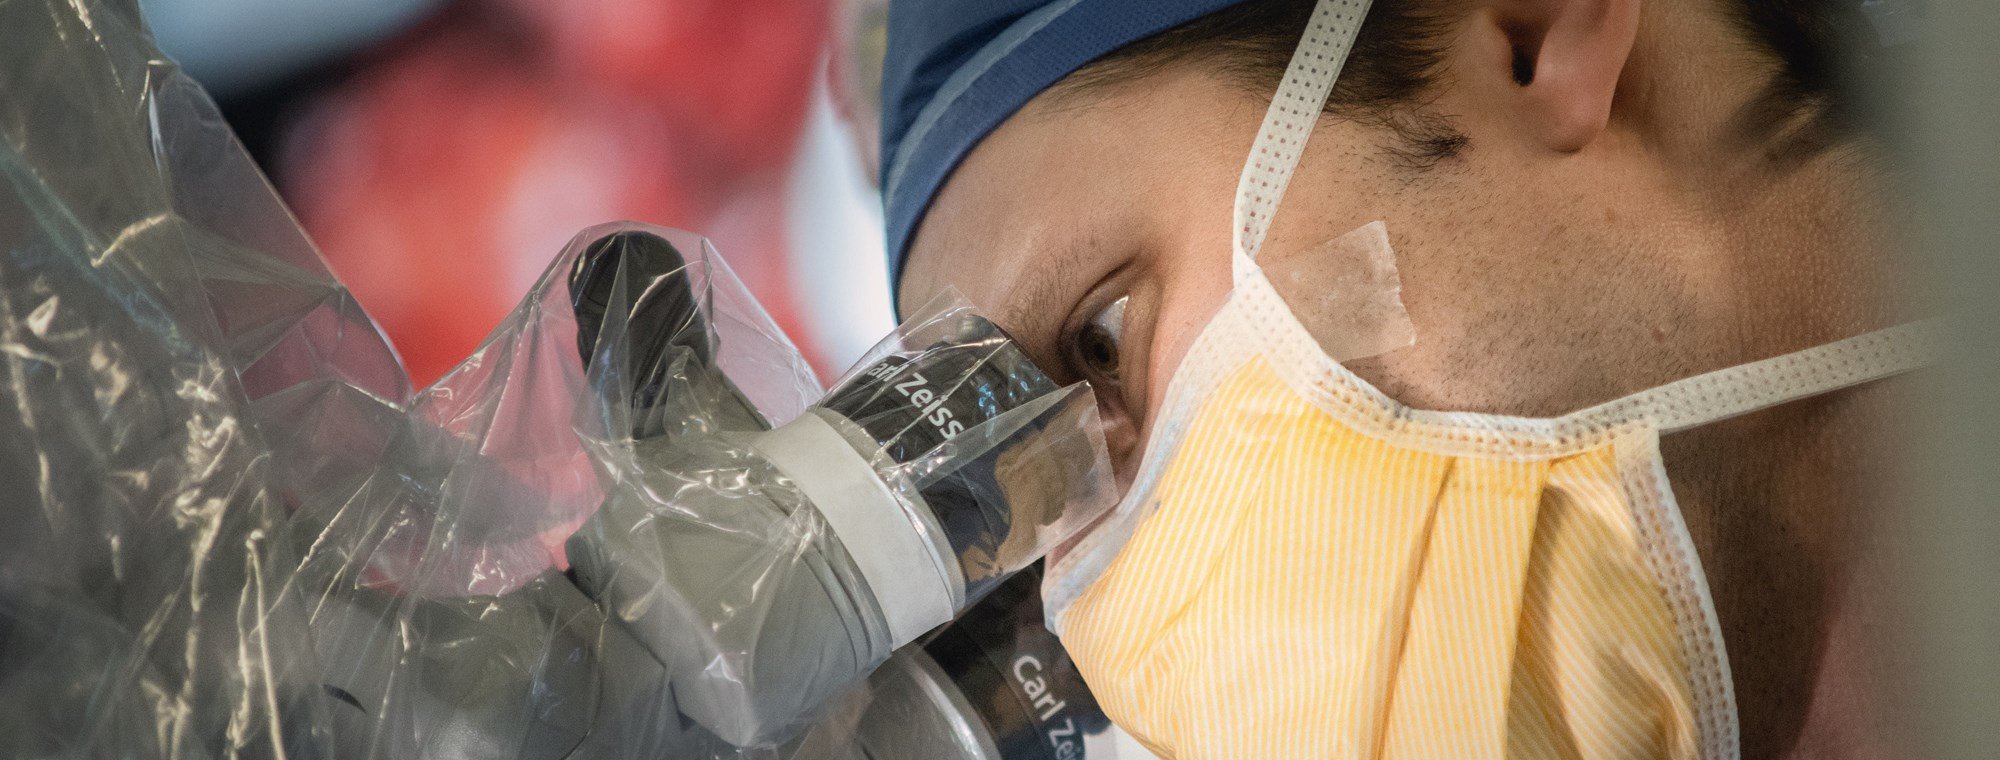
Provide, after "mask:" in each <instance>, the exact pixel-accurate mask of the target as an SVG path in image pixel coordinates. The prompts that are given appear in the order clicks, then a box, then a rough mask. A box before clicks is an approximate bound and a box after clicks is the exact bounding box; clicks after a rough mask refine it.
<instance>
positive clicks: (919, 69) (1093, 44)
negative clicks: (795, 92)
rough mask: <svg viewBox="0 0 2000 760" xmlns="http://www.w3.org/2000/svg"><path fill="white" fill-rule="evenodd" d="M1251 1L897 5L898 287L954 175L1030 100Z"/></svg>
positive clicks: (1014, 0) (885, 172) (888, 163)
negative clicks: (928, 216)
mask: <svg viewBox="0 0 2000 760" xmlns="http://www.w3.org/2000/svg"><path fill="white" fill-rule="evenodd" d="M1239 2H1242V0H1054V1H1053V2H1051V1H1050V0H891V2H890V3H889V48H888V54H887V59H886V60H884V61H883V65H882V206H883V208H884V210H885V211H886V213H887V216H888V222H889V240H888V243H889V278H890V285H891V288H892V289H893V287H894V285H895V281H896V280H897V279H899V278H900V277H901V276H902V273H903V260H904V258H905V257H907V256H908V254H909V245H910V237H911V236H912V235H913V234H914V233H915V232H916V229H917V223H918V222H920V221H922V220H923V216H924V211H925V210H926V209H928V208H930V205H931V198H932V196H935V195H936V194H937V191H938V188H939V187H940V186H942V185H943V184H944V181H945V178H946V177H949V176H951V170H952V169H954V168H956V167H957V166H958V162H959V161H960V160H961V159H964V158H965V154H966V153H968V152H970V151H971V150H972V146H974V145H977V144H978V143H979V141H980V139H982V138H984V137H986V134H987V133H989V132H992V131H993V129H994V128H995V127H998V126H1000V122H1003V121H1006V120H1007V117H1009V116H1012V115H1013V114H1014V112H1015V111H1016V110H1019V109H1020V108H1021V106H1022V105H1023V104H1025V103H1027V102H1028V100H1029V99H1031V98H1033V97H1035V95H1036V94H1037V93H1039V92H1041V91H1042V90H1045V89H1047V88H1048V87H1049V85H1052V84H1055V83H1056V81H1057V80H1060V79H1062V78H1063V77H1065V76H1068V75H1069V74H1070V72H1073V71H1076V70H1077V69H1078V68H1081V67H1082V66H1083V65H1084V64H1086V63H1089V62H1091V61H1092V60H1094V59H1096V58H1097V57H1098V56H1101V55H1104V54H1105V53H1109V52H1111V51H1113V50H1116V49H1118V48H1119V47H1122V46H1124V45H1125V44H1126V43H1129V42H1134V41H1137V40H1139V39H1142V38H1145V37H1148V36H1151V35H1153V34H1156V33H1159V32H1163V31H1166V30H1167V29H1170V28H1173V27H1175V26H1178V25H1180V24H1182V23H1185V22H1188V21H1192V20H1194V19H1196V18H1200V17H1201V16H1204V15H1207V14H1209V13H1213V12H1215V11H1217V10H1220V9H1222V8H1226V7H1228V6H1231V5H1235V4H1237V3H1239Z"/></svg>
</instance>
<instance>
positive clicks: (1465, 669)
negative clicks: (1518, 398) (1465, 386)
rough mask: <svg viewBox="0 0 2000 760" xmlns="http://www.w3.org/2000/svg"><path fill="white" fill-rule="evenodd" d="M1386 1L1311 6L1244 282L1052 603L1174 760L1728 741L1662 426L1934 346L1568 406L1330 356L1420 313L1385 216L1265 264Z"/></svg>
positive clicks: (1255, 179)
mask: <svg viewBox="0 0 2000 760" xmlns="http://www.w3.org/2000/svg"><path fill="white" fill-rule="evenodd" d="M1366 5H1367V3H1366V2H1362V1H1359V0H1321V2H1320V4H1319V7H1318V8H1317V10H1316V11H1315V14H1314V17H1313V24H1312V26H1311V28H1310V29H1309V30H1308V31H1307V33H1306V34H1305V37H1304V39H1303V40H1302V41H1301V43H1300V49H1299V52H1298V53H1297V54H1295V56H1294V59H1293V62H1292V67H1291V69H1290V70H1288V71H1287V73H1286V78H1285V80H1284V83H1283V84H1282V85H1281V87H1280V89H1279V92H1278V95H1277V97H1276V98H1275V99H1274V101H1273V105H1272V108H1271V110H1270V112H1269V113H1268V114H1267V115H1266V117H1265V123H1264V126H1263V128H1262V129H1261V130H1260V131H1259V133H1258V137H1257V142H1256V144H1255V146H1254V147H1253V149H1252V157H1253V158H1252V160H1251V161H1249V162H1248V163H1247V165H1246V166H1245V168H1244V175H1243V179H1242V181H1241V182H1240V183H1239V188H1238V192H1237V199H1236V235H1235V241H1236V244H1235V251H1234V252H1233V256H1232V258H1233V261H1234V269H1235V277H1236V280H1235V289H1234V290H1233V291H1232V293H1231V295H1230V298H1229V300H1228V301H1227V302H1226V303H1225V305H1224V306H1223V307H1222V308H1221V310H1220V311H1219V312H1217V314H1216V315H1215V316H1214V317H1213V318H1212V319H1211V321H1210V322H1209V323H1208V325H1207V326H1206V327H1205V328H1204V329H1203V331H1202V333H1201V334H1200V335H1199V336H1198V337H1197V338H1196V340H1195V341H1194V343H1193V344H1192V346H1191V348H1190V349H1189V351H1188V352H1187V354H1186V358H1184V359H1183V360H1182V363H1181V365H1180V367H1179V368H1178V369H1177V370H1176V372H1175V375H1174V377H1173V380H1172V382H1171V383H1170V385H1169V388H1168V390H1167V398H1166V401H1165V403H1164V404H1163V406H1162V409H1161V411H1160V412H1159V417H1158V419H1159V422H1158V423H1157V424H1156V425H1155V430H1154V432H1153V435H1152V438H1151V440H1149V441H1148V444H1147V455H1146V458H1145V459H1144V461H1143V462H1142V463H1141V466H1140V469H1139V473H1138V476H1137V479H1136V482H1135V484H1134V486H1133V487H1132V488H1131V490H1130V492H1129V493H1128V494H1127V496H1126V499H1125V501H1124V502H1123V503H1122V504H1120V506H1119V507H1118V509H1117V510H1116V511H1115V512H1114V513H1113V516H1112V517H1111V518H1110V519H1109V520H1108V521H1106V522H1105V523H1104V524H1102V525H1100V526H1099V527H1097V528H1095V529H1094V530H1093V531H1092V532H1091V533H1090V534H1089V535H1087V536H1086V537H1085V538H1084V539H1083V541H1082V542H1080V543H1079V545H1078V546H1077V547H1076V548H1074V549H1073V550H1071V551H1070V552H1069V553H1068V554H1067V555H1065V556H1063V557H1062V558H1061V559H1060V560H1059V561H1057V562H1056V563H1054V564H1053V565H1052V566H1051V568H1050V570H1049V572H1048V574H1047V576H1046V579H1045V583H1044V597H1045V599H1046V600H1047V604H1048V612H1049V620H1050V625H1051V627H1052V628H1054V629H1055V630H1056V631H1057V633H1058V634H1060V636H1061V637H1062V641H1063V644H1064V646H1065V647H1066V648H1067V649H1068V650H1069V652H1070V654H1071V655H1072V656H1073V657H1074V659H1075V660H1076V662H1077V665H1078V667H1079V669H1080V670H1081V671H1082V673H1083V675H1084V677H1085V680H1086V681H1088V683H1089V684H1090V687H1091V690H1092V692H1093V693H1094V694H1096V696H1097V698H1098V701H1099V703H1100V704H1101V705H1102V706H1103V707H1104V709H1105V711H1106V713H1107V714H1109V715H1110V716H1111V717H1112V719H1113V720H1114V721H1116V722H1117V723H1118V725H1119V726H1120V727H1121V728H1123V729H1124V730H1125V731H1127V732H1129V733H1130V734H1132V735H1133V736H1134V737H1136V738H1137V739H1139V740H1140V741H1141V742H1143V743H1144V744H1145V745H1146V746H1147V747H1148V748H1149V749H1151V750H1153V751H1154V752H1155V753H1157V754H1160V755H1161V756H1163V757H1175V758H1230V757H1260V758H1268V757H1310V758H1363V757H1367V758H1378V757H1379V758H1501V757H1508V758H1566V757H1567V758H1724V759H1728V758H1735V757H1737V755H1738V748H1737V723H1736V709H1735V702H1734V696H1733V693H1732V687H1731V681H1730V675H1729V662H1728V658H1727V655H1726V654H1725V652H1724V649H1723V642H1722V636H1721V631H1720V628H1719V626H1718V625H1717V622H1716V616H1715V610H1714V607H1713V604H1712V603H1711V601H1710V599H1709V596H1708V590H1707V585H1706V582H1705V581H1704V579H1703V575H1702V570H1701V565H1700V563H1699V560H1698V558H1697V557H1696V554H1695V551H1694V548H1693V545H1692V543H1691V540H1690V538H1689V536H1688V532H1687V529H1686V527H1685V526H1684V525H1683V523H1682V520H1681V515H1680V512H1679V510H1678V507H1677V506H1676V505H1675V502H1674V495H1673V491H1672V490H1671V489H1670V488H1669V487H1668V483H1667V479H1666V474H1665V469H1664V468H1663V466H1662V464H1661V459H1660V453H1659V436H1660V435H1661V434H1662V433H1667V432H1673V431H1676V430H1681V429H1685V428H1688V427H1692V426H1696V425H1700V424H1704V423H1708V422H1712V421H1715V420H1719V419H1724V418H1727V417H1731V416H1735V415H1739V414H1743V413H1747V412H1751V411H1755V410H1758V409H1762V408H1765V407H1769V406H1772V405H1775V404H1780V403H1784V402H1787V401H1791V400H1794V399H1798V398H1803V397H1806V396H1811V395H1816V394H1819V393H1825V392H1828V391H1832V390H1836V389H1840V388H1846V387H1849V386H1853V385H1856V384H1860V383H1865V382H1868V381H1871V380H1874V379H1878V378H1881V377H1886V376H1889V375H1893V374H1896V373H1900V372H1903V371H1906V370H1909V369H1912V368H1915V367H1917V366H1919V365H1920V364H1921V363H1922V362H1923V359H1924V354H1925V353H1926V352H1925V342H1924V341H1923V340H1922V339H1921V338H1922V332H1923V331H1922V328H1921V327H1920V326H1915V325H1911V326H1904V327H1898V328H1892V329H1890V330H1885V331H1882V332H1878V333H1871V334H1868V335H1863V336H1860V337H1856V338H1851V339H1848V340H1845V341H1842V342H1839V343H1835V344H1830V345H1826V346H1820V347H1818V348H1814V349H1810V350H1807V351H1803V352H1800V353H1796V354H1790V355H1787V356H1782V357H1778V358H1775V359H1769V360H1766V361H1762V362H1757V363H1754V364H1749V365H1744V366H1739V367H1733V368H1729V369H1725V370H1721V371H1718V372H1714V373H1710V374H1707V375H1701V376H1697V377H1694V378H1689V379H1686V380H1682V381H1678V382H1675V383H1671V384H1668V385H1666V386H1662V387H1659V388H1654V389H1652V390H1649V391H1645V392H1642V393H1639V394H1635V395H1633V396H1629V397H1626V398H1622V399H1619V400H1616V401H1612V402H1610V403H1607V404H1603V405H1600V406H1597V407H1593V408H1590V409H1586V410H1583V411H1580V412H1576V413H1574V414H1570V415H1567V416H1564V417H1559V418H1549V419H1527V418H1518V417H1505V416H1498V415H1487V414H1470V413H1453V412H1433V411H1423V410H1414V409H1410V408H1408V407H1405V406H1403V405H1401V404H1399V403H1397V402H1395V401H1394V400H1392V399H1390V398H1389V397H1388V396H1386V395H1384V394H1382V393H1381V392H1380V391H1378V390H1376V389H1375V388H1373V387H1371V386H1370V385H1369V384H1367V383H1366V382H1364V381H1362V380H1361V379H1360V378H1358V377H1356V376H1355V375H1354V374H1352V373H1351V372H1348V371H1347V370H1346V369H1345V368H1344V367H1342V366H1341V365H1340V363H1339V361H1338V360H1340V359H1350V358H1355V357H1358V356H1363V355H1368V354H1370V353H1379V352H1380V351H1381V350H1384V349H1388V348H1393V347H1395V346H1397V345H1401V344H1404V343H1407V342H1408V341H1409V340H1410V338H1411V335H1412V333H1411V332H1410V327H1409V325H1408V322H1407V319H1406V317H1405V316H1404V315H1403V313H1402V311H1401V306H1400V301H1399V300H1398V299H1397V297H1396V289H1395V278H1394V270H1393V257H1392V255H1391V254H1390V253H1389V251H1388V245H1387V236H1386V234H1385V233H1384V231H1383V229H1382V227H1381V225H1379V224H1376V225H1370V226H1369V227H1365V228H1363V229H1361V230H1357V231H1356V232H1355V233H1353V234H1350V235H1349V236H1347V237H1345V238H1342V239H1341V240H1338V241H1335V242H1334V243H1333V244H1330V245H1329V246H1326V247H1324V249H1323V250H1320V251H1317V252H1315V255H1312V256H1307V257H1304V258H1303V259H1302V260H1301V262H1286V263H1284V264H1283V265H1282V266H1279V265H1278V264H1276V263H1273V262H1266V264H1269V265H1270V271H1267V268H1266V267H1262V266H1260V265H1259V262H1258V261H1257V259H1256V254H1257V250H1258V248H1259V247H1260V245H1261V243H1262V240H1263V235H1264V231H1265V230H1266V229H1267V228H1268V225H1269V221H1270V217H1271V214H1272V212H1273V211H1274V210H1275V209H1276V207H1277V204H1278V199H1279V197H1281V195H1282V193H1283V189H1284V186H1285V183H1286V181H1287V180H1289V178H1290V175H1291V172H1292V169H1293V167H1294V166H1295V165H1296V162H1297V158H1298V153H1299V151H1300V150H1301V149H1302V148H1303V143H1304V136H1305V135H1307V134H1309V133H1310V131H1311V127H1312V125H1313V122H1314V120H1315V119H1316V116H1317V114H1318V113H1319V107H1320V105H1321V104H1323V102H1324V100H1325V97H1326V92H1327V89H1328V87H1329V86H1330V85H1331V83H1332V81H1333V78H1334V77H1335V76H1337V74H1338V69H1339V66H1338V63H1339V62H1340V61H1342V60H1344V59H1345V56H1346V53H1347V49H1348V47H1349V45H1351V42H1352V39H1353V34H1354V30H1355V28H1356V27H1358V25H1359V23H1360V19H1361V18H1362V17H1363V16H1365V15H1366ZM1329 61H1330V62H1332V63H1333V64H1334V65H1333V66H1331V67H1329V66H1328V65H1327V63H1328V62H1329ZM1329 262H1346V263H1347V264H1351V265H1353V266H1352V267H1351V269H1352V271H1350V272H1348V275H1349V276H1346V277H1329V276H1327V273H1326V272H1324V271H1323V270H1324V269H1326V267H1327V266H1329ZM1316 288H1317V289H1316ZM1303 298H1313V299H1315V300H1316V301H1322V302H1316V303H1314V304H1313V308H1311V309H1305V310H1297V311H1295V310H1294V309H1293V308H1291V305H1290V304H1292V303H1297V302H1299V301H1300V300H1301V299H1303ZM1302 314H1311V315H1312V318H1313V320H1314V321H1312V322H1310V323H1308V322H1306V321H1302V320H1301V318H1300V317H1301V315H1302Z"/></svg>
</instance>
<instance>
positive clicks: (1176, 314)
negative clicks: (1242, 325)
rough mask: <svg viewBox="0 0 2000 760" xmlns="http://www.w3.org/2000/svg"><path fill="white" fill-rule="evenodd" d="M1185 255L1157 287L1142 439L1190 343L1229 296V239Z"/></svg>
mask: <svg viewBox="0 0 2000 760" xmlns="http://www.w3.org/2000/svg"><path fill="white" fill-rule="evenodd" d="M1185 258H1187V259H1188V261H1186V262H1184V263H1183V264H1182V265H1181V266H1178V267H1174V268H1172V269H1170V270H1169V271H1168V273H1167V276H1166V278H1165V279H1164V282H1163V283H1162V287H1161V292H1160V300H1159V314H1158V316H1157V317H1155V319H1154V323H1153V336H1152V345H1151V346H1150V347H1149V348H1148V350H1147V357H1146V378H1145V381H1146V400H1145V408H1146V413H1145V417H1144V419H1142V420H1141V425H1140V431H1139V432H1140V435H1141V439H1140V440H1144V436H1145V435H1147V434H1150V433H1151V432H1152V422H1153V420H1154V419H1155V418H1156V417H1157V416H1158V414H1159V411H1160V405H1161V404H1163V403H1164V402H1165V401H1166V398H1167V386H1168V385H1170V384H1171V383H1172V381H1173V377H1174V372H1175V371H1176V370H1178V369H1179V368H1180V366H1181V362H1182V361H1183V360H1184V359H1185V358H1186V357H1187V351H1188V347H1189V346H1190V345H1192V344H1193V343H1194V339H1195V338H1196V337H1197V336H1199V335H1201V331H1202V329H1203V328H1205V327H1207V326H1208V323H1209V320H1210V319H1212V318H1214V316H1215V312H1216V310H1217V309H1220V308H1222V304H1223V302H1225V301H1227V300H1228V299H1229V290H1230V280H1231V277H1230V273H1229V248H1228V247H1227V241H1225V242H1224V247H1220V248H1215V249H1212V250H1205V251H1199V252H1193V253H1191V254H1190V255H1188V256H1187V257H1185Z"/></svg>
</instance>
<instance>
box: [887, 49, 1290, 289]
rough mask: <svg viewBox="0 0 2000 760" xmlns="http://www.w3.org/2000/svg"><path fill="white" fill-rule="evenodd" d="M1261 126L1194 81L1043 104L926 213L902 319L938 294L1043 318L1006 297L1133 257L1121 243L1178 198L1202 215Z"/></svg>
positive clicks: (1138, 84)
mask: <svg viewBox="0 0 2000 760" xmlns="http://www.w3.org/2000/svg"><path fill="white" fill-rule="evenodd" d="M1262 113H1263V103H1262V102H1261V101H1259V100H1258V99H1257V98H1256V97H1254V96H1253V95H1252V94H1251V93H1249V92H1247V91H1245V90H1243V89H1242V88H1241V87H1240V86H1237V85H1235V84H1234V83H1233V82H1229V81H1226V80H1225V78H1224V77H1222V76H1219V75H1215V74H1210V73H1208V72H1205V71H1201V70H1199V69H1194V68H1174V69H1168V70H1163V71H1161V72H1158V73H1155V74H1152V75H1149V76H1146V77H1143V78H1140V79H1136V80H1132V81H1129V82H1121V83H1118V84H1114V85H1106V86H1102V87H1092V88H1089V89H1088V90H1084V91H1077V90H1069V89H1059V90H1057V91H1054V92H1048V93H1043V95H1041V96H1038V97H1037V98H1036V99H1034V100H1033V101H1031V102H1030V103H1029V104H1028V105H1027V106H1025V107H1023V108H1022V109H1021V111H1020V112H1018V113H1016V114H1015V115H1014V116H1013V117H1011V118H1009V119H1008V120H1007V121H1005V122H1004V123H1002V124H1001V125H1000V127H999V128H997V129H995V130H994V131H993V133H992V134H990V135H988V136H987V137H986V138H985V139H984V140H982V141H981V142H980V144H979V145H978V146H977V147H975V148H974V149H973V150H972V151H971V152H970V153H969V154H967V156H966V158H965V160H964V161H963V162H961V163H960V165H959V166H958V168H957V169H956V170H954V171H953V173H952V175H951V176H950V177H949V178H948V179H947V180H946V182H945V183H944V185H943V186H942V187H941V188H940V190H939V192H938V194H937V197H936V198H935V199H933V200H932V202H931V205H930V207H929V209H928V210H927V212H926V214H925V216H924V219H923V220H922V221H921V222H920V223H919V224H918V226H917V231H916V234H915V236H914V237H913V238H912V242H911V245H910V252H909V259H908V261H907V264H906V266H905V268H904V274H903V277H902V280H901V282H900V288H899V298H900V303H901V305H902V307H903V308H904V309H905V310H908V309H911V308H913V307H915V306H917V305H920V304H922V303H923V302H925V301H926V300H928V299H929V298H931V297H933V296H934V295H936V294H937V293H938V292H940V291H941V290H942V289H943V288H945V287H947V286H950V287H955V288H957V289H958V290H959V291H961V292H963V293H964V294H965V295H966V296H967V297H968V298H969V299H971V300H972V301H973V303H974V304H975V305H979V306H982V307H985V308H988V309H996V308H1001V307H1003V305H1004V306H1005V307H1006V308H1009V309H1012V310H1021V309H1030V308H1039V307H1042V306H1046V304H1031V303H1025V302H1016V301H1018V299H1011V298H1010V297H1009V296H1010V294H1014V293H1016V292H1018V291H1021V290H1022V288H1021V286H1022V285H1023V284H1024V281H1026V280H1028V279H1031V278H1036V277H1040V276H1045V275H1048V274H1050V273H1051V272H1070V271H1071V270H1073V269H1074V267H1073V266H1071V265H1073V264H1074V263H1075V261H1076V260H1077V259H1086V258H1090V257H1091V256H1093V255H1102V254H1105V253H1107V251H1106V249H1110V248H1119V247H1131V246H1134V245H1140V244H1142V243H1141V242H1140V241H1135V240H1134V237H1135V235H1137V234H1138V233H1140V232H1144V231H1145V230H1144V229H1142V228H1145V227H1148V226H1149V224H1148V222H1147V220H1148V218H1150V217H1157V216H1160V215H1161V214H1162V213H1163V212H1164V213H1173V212H1174V211H1175V210H1176V209H1178V208H1180V207H1183V206H1185V205H1186V203H1187V199H1188V197H1189V196H1190V195H1201V196H1204V198H1205V200H1207V201H1209V205H1212V202H1213V201H1214V199H1215V197H1216V196H1215V189H1216V186H1217V184H1218V177H1219V178H1220V181H1221V182H1222V183H1223V184H1227V183H1229V182H1233V180H1234V178H1235V174H1236V169H1237V168H1238V167H1240V165H1241V161H1242V158H1243V155H1244V152H1245V151H1247V150H1248V147H1249V144H1250V140H1251V138H1252V137H1253V136H1254V135H1255V132H1256V124H1257V120H1258V118H1259V117H1260V116H1261V115H1262ZM1218 172H1219V173H1218ZM1224 189H1226V188H1224ZM1221 197H1222V201H1223V203H1225V204H1226V202H1227V195H1226V194H1225V195H1223V196H1221ZM1223 208H1224V209H1225V210H1226V205H1225V206H1224V207H1223ZM1151 226H1157V225H1151ZM1024 295H1029V294H1024ZM982 296H984V297H982ZM1030 300H1032V299H1030ZM1000 316H1005V315H1004V314H1002V315H1000Z"/></svg>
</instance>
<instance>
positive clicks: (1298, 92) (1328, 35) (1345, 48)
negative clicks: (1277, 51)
mask: <svg viewBox="0 0 2000 760" xmlns="http://www.w3.org/2000/svg"><path fill="white" fill-rule="evenodd" d="M1368 4H1369V0H1319V4H1318V5H1315V6H1313V13H1312V20H1311V21H1309V22H1307V23H1306V31H1305V36H1304V37H1302V38H1300V40H1299V46H1298V48H1297V49H1296V50H1294V51H1292V62H1291V63H1290V64H1288V65H1287V66H1286V67H1285V79H1284V81H1283V82H1280V83H1279V84H1278V92H1277V94H1276V95H1275V96H1273V97H1272V98H1271V107H1270V108H1269V109H1266V110H1265V111H1264V123H1263V125H1262V126H1260V127H1258V128H1257V141H1256V142H1255V143H1254V144H1252V145H1251V146H1250V158H1249V160H1247V161H1245V162H1244V163H1243V175H1242V177H1241V178H1240V179H1238V180H1237V181H1236V210H1235V219H1234V222H1235V225H1236V227H1235V230H1234V232H1233V234H1232V236H1231V237H1232V239H1233V242H1234V246H1235V255H1234V256H1232V257H1231V259H1232V261H1233V262H1234V263H1233V268H1234V270H1235V272H1236V276H1237V278H1238V279H1241V278H1242V276H1243V275H1244V274H1245V273H1246V271H1247V270H1248V269H1249V268H1250V267H1251V266H1252V264H1253V262H1255V261H1256V259H1257V251H1258V250H1259V249H1261V248H1262V247H1263V246H1264V234H1265V233H1266V232H1269V231H1270V229H1271V217H1272V215H1273V214H1275V213H1276V212H1277V210H1278V201H1280V200H1282V199H1283V198H1284V197H1285V187H1286V186H1287V185H1289V184H1291V181H1292V171H1293V170H1294V169H1296V168H1297V167H1298V165H1299V155H1300V154H1301V153H1303V152H1304V151H1305V147H1306V138H1309V137H1311V136H1312V130H1313V126H1314V125H1315V124H1318V123H1319V116H1320V113H1321V112H1322V111H1323V110H1324V109H1325V107H1326V98H1327V96H1328V95H1329V94H1331V93H1332V92H1333V83H1334V80H1336V79H1338V78H1340V69H1341V67H1342V66H1343V65H1345V64H1346V63H1347V54H1348V53H1349V52H1351V51H1352V50H1353V49H1354V35H1355V34H1356V33H1357V32H1359V31H1361V21H1362V19H1363V18H1366V17H1367V15H1368Z"/></svg>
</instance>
